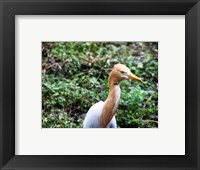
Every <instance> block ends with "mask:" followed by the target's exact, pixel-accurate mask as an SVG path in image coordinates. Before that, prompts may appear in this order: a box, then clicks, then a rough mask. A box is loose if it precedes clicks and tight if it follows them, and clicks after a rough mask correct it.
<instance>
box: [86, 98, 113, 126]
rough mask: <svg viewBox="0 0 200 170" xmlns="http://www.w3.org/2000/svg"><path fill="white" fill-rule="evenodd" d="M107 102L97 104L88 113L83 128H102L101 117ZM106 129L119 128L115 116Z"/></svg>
mask: <svg viewBox="0 0 200 170" xmlns="http://www.w3.org/2000/svg"><path fill="white" fill-rule="evenodd" d="M104 104H105V102H103V101H100V102H98V103H95V104H94V105H93V106H92V107H91V108H90V109H89V110H88V112H87V114H86V116H85V120H84V122H83V128H101V126H100V123H99V116H100V115H101V113H102V110H103V107H104ZM106 128H117V124H116V119H115V116H113V118H112V120H111V121H110V123H109V124H108V125H107V126H106Z"/></svg>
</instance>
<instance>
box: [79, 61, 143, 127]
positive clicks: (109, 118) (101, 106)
mask: <svg viewBox="0 0 200 170" xmlns="http://www.w3.org/2000/svg"><path fill="white" fill-rule="evenodd" d="M126 79H133V80H137V81H140V82H142V80H141V79H140V78H139V77H137V76H135V75H133V74H132V73H131V71H130V70H129V68H128V67H126V66H125V65H122V64H116V65H115V66H114V67H113V69H112V71H111V72H110V75H109V79H108V82H109V94H108V97H107V99H106V100H105V102H102V101H100V102H98V103H95V104H94V105H93V106H92V107H91V108H90V109H89V111H88V112H87V114H86V116H85V120H84V122H83V128H117V123H116V119H115V113H116V110H117V107H118V104H119V100H120V86H119V83H120V81H122V80H126Z"/></svg>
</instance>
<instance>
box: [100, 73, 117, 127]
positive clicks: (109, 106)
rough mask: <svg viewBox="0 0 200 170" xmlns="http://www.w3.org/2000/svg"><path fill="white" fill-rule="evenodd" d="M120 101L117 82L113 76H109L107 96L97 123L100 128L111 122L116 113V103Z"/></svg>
mask: <svg viewBox="0 0 200 170" xmlns="http://www.w3.org/2000/svg"><path fill="white" fill-rule="evenodd" d="M119 99H120V86H119V82H117V81H116V79H115V78H114V76H112V74H110V76H109V94H108V97H107V99H106V101H105V104H104V107H103V111H102V114H101V115H100V118H99V121H100V125H101V127H102V128H105V127H106V126H107V125H108V124H109V122H110V121H111V120H112V118H113V116H114V115H115V113H116V110H117V107H118V103H119Z"/></svg>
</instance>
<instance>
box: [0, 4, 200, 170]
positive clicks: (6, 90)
mask: <svg viewBox="0 0 200 170" xmlns="http://www.w3.org/2000/svg"><path fill="white" fill-rule="evenodd" d="M0 12H1V13H0V15H1V17H0V37H1V38H0V121H1V122H0V167H1V169H43V170H44V169H73V170H75V169H77V170H78V169H118V170H119V169H134V170H136V169H140V170H146V169H152V170H153V169H157V170H159V169H162V170H164V169H166V170H167V169H171V170H185V169H187V170H200V114H199V106H200V105H199V99H200V90H199V85H200V78H199V75H200V2H199V0H57V1H56V0H0ZM15 15H185V29H186V33H185V54H186V57H185V63H186V64H185V80H186V82H185V87H186V89H185V110H186V113H185V125H186V128H185V136H186V140H185V143H186V147H185V151H186V154H185V155H182V156H179V155H173V156H172V155H165V156H164V155H163V156H160V155H156V156H151V155H149V156H147V155H146V156H145V155H143V156H137V155H134V156H122V155H117V156H111V155H104V156H100V155H93V156H80V155H79V156H78V155H77V156H70V155H68V156H58V155H54V156H47V155H46V156H45V155H43V156H41V155H40V156H33V155H15ZM169 36H170V35H169ZM169 68H170V67H169ZM169 140H173V139H169ZM122 147H123V146H122Z"/></svg>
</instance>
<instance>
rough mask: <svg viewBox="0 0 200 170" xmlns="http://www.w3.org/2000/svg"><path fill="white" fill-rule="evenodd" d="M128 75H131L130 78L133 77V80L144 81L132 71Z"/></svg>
mask: <svg viewBox="0 0 200 170" xmlns="http://www.w3.org/2000/svg"><path fill="white" fill-rule="evenodd" d="M128 77H129V78H130V79H132V80H136V81H139V82H141V83H143V81H142V80H141V78H139V77H137V76H136V75H134V74H132V73H130V74H129V75H128Z"/></svg>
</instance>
